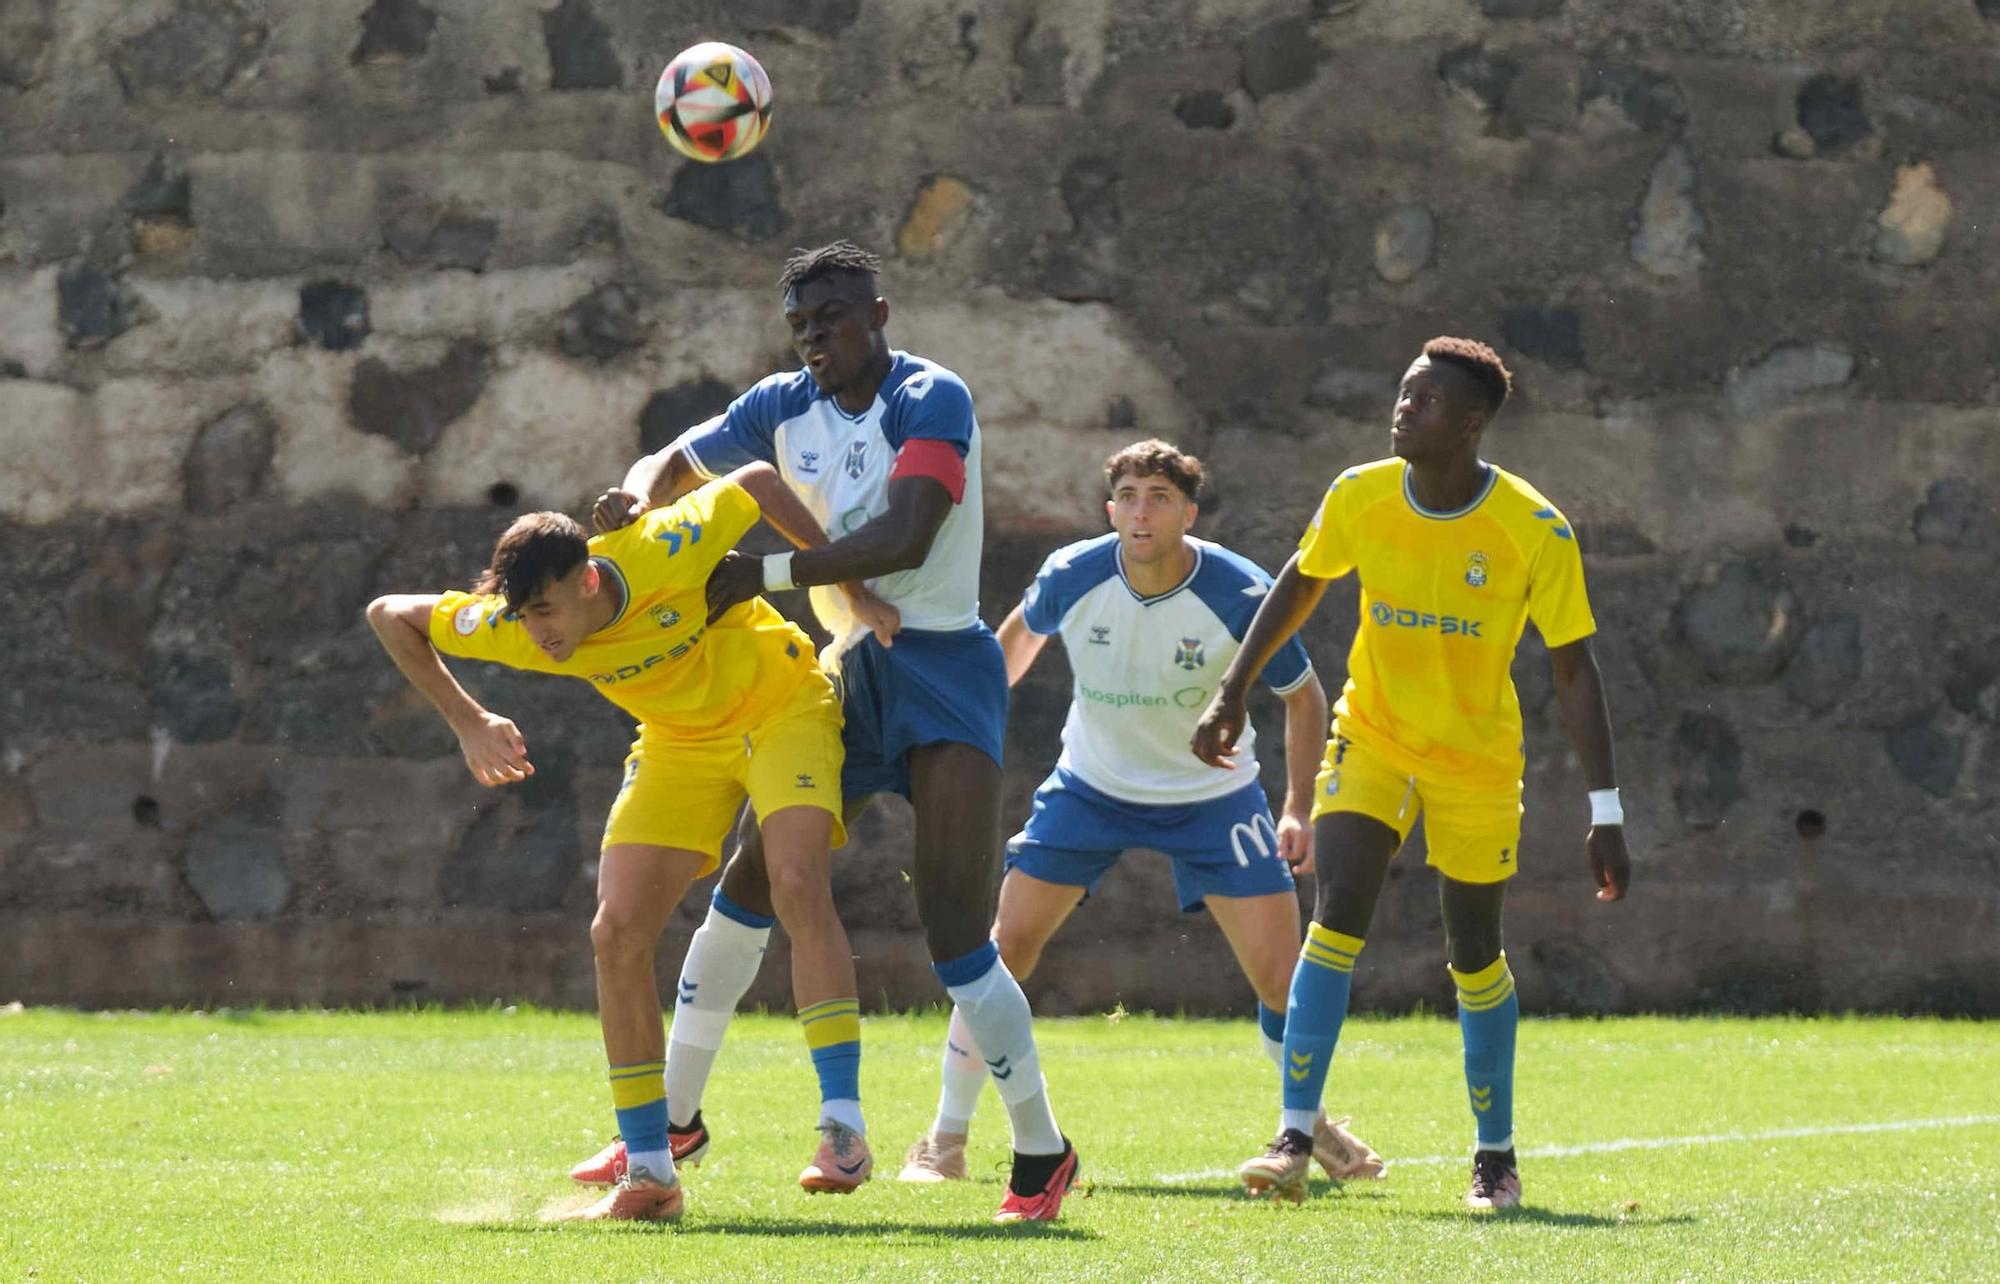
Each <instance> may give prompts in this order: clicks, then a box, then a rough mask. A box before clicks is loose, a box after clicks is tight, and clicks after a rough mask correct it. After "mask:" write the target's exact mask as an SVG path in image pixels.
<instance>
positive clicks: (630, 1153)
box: [611, 1060, 674, 1181]
mask: <svg viewBox="0 0 2000 1284" xmlns="http://www.w3.org/2000/svg"><path fill="white" fill-rule="evenodd" d="M611 1106H612V1109H613V1110H615V1111H616V1112H617V1114H618V1135H619V1136H621V1137H623V1138H624V1139H625V1153H626V1156H627V1160H628V1162H629V1163H630V1165H631V1166H632V1167H634V1168H645V1169H648V1170H650V1171H651V1172H652V1174H653V1175H654V1176H655V1177H658V1178H659V1179H660V1180H662V1181H672V1180H673V1172H674V1160H673V1156H672V1155H671V1154H669V1153H668V1151H667V1063H666V1061H665V1060H659V1061H634V1062H631V1063H630V1064H627V1065H622V1066H612V1067H611Z"/></svg>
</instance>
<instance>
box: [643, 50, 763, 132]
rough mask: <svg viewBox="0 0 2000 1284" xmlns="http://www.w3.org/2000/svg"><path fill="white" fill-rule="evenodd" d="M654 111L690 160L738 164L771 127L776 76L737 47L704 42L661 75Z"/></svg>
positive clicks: (686, 52)
mask: <svg viewBox="0 0 2000 1284" xmlns="http://www.w3.org/2000/svg"><path fill="white" fill-rule="evenodd" d="M653 111H654V114H655V115H657V116H658V117H659V121H660V129H661V130H662V131H663V132H664V133H665V134H666V136H667V141H668V142H670V143H672V144H673V145H674V150H675V151H677V152H679V153H680V154H681V155H683V156H685V157H687V158H688V159H689V160H698V161H709V162H713V161H729V160H737V159H739V158H741V157H744V156H748V155H749V154H750V153H751V151H753V150H754V149H755V148H756V146H757V144H758V143H760V142H762V141H763V140H764V134H765V132H766V131H767V130H769V129H770V127H771V78H770V77H769V76H767V75H765V74H764V68H763V67H761V66H760V65H758V62H757V60H756V59H755V58H752V57H751V56H750V55H749V54H748V53H746V52H745V51H743V50H741V49H738V48H737V47H736V46H735V45H726V44H723V43H722V42H721V41H719V40H707V41H703V42H702V43H701V44H698V45H694V46H692V47H690V48H687V49H683V50H681V52H680V53H678V54H676V55H674V60H673V61H672V62H670V63H668V64H667V69H666V70H665V71H663V72H661V73H660V84H659V87H658V88H656V89H655V90H653Z"/></svg>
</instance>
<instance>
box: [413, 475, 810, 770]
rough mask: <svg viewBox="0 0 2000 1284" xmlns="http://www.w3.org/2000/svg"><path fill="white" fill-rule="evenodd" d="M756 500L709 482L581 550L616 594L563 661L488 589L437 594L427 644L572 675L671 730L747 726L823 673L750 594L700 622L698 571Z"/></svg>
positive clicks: (672, 735) (708, 566)
mask: <svg viewBox="0 0 2000 1284" xmlns="http://www.w3.org/2000/svg"><path fill="white" fill-rule="evenodd" d="M759 516H761V510H759V508H758V507H757V501H756V500H754V499H752V498H750V495H749V493H748V492H747V491H745V490H744V489H743V488H742V487H741V486H738V485H737V484H736V483H734V482H730V481H713V482H710V483H708V484H707V485H705V486H703V487H701V488H700V489H699V490H696V491H693V492H691V493H689V494H687V495H684V496H682V497H681V498H680V499H679V500H676V501H675V502H674V503H672V504H669V505H667V506H666V507H664V508H658V509H654V510H653V511H651V512H648V513H645V514H643V515H642V516H641V517H640V518H639V520H638V521H636V522H634V523H633V524H632V525H630V526H627V527H624V528H623V529H621V530H616V531H612V532H611V533H609V534H606V535H599V536H597V537H595V538H594V539H592V540H591V541H590V556H591V559H592V560H593V561H595V562H596V563H597V567H598V570H599V573H600V574H602V575H603V576H605V578H606V581H607V583H609V584H612V585H616V586H617V588H618V589H619V590H620V595H621V596H622V598H623V600H624V605H623V606H622V607H620V608H619V611H618V614H617V616H616V617H615V618H613V619H612V621H611V623H609V624H607V625H605V626H604V627H603V628H601V629H599V630H598V631H597V632H595V633H593V634H591V635H590V636H589V637H587V638H585V639H584V640H583V641H582V643H580V644H579V645H578V646H577V648H576V650H575V651H574V652H572V653H571V655H570V657H569V658H568V659H566V660H556V659H553V658H551V657H550V656H549V654H548V653H547V652H545V651H543V650H542V649H541V648H540V647H538V646H536V645H535V643H534V640H533V639H532V638H530V637H529V636H528V631H527V628H526V627H525V626H524V625H523V624H522V623H521V621H520V618H519V617H518V616H517V615H515V614H513V613H512V612H510V611H508V610H507V604H506V600H505V599H504V598H501V597H498V596H480V595H478V594H473V593H446V594H444V595H443V596H442V597H440V598H439V599H438V603H437V606H436V607H435V608H434V609H433V610H432V611H431V627H430V637H431V645H432V646H434V647H436V648H437V649H438V650H439V651H440V652H442V653H444V654H446V655H458V656H465V657H466V658H468V659H473V660H491V661H493V662H495V663H498V664H504V665H508V666H509V667H511V668H516V669H531V670H534V671H536V672H540V673H560V674H566V675H568V676H570V677H573V678H581V679H583V680H584V681H586V682H588V683H590V684H591V685H592V686H593V687H595V688H596V689H597V693H598V694H599V695H601V696H603V697H604V698H605V699H607V700H609V701H611V703H613V704H615V705H617V706H618V707H619V708H620V709H623V710H624V711H625V712H627V713H629V714H631V715H632V716H633V717H634V718H637V719H638V720H639V722H640V724H641V728H642V730H644V731H645V732H647V733H650V734H656V735H663V736H665V737H667V738H669V739H676V740H708V739H713V738H715V737H718V736H726V735H731V734H735V733H737V732H747V731H749V730H751V729H752V728H754V727H755V726H757V725H758V724H759V723H760V722H761V721H762V720H763V719H764V718H765V717H767V716H768V715H770V714H772V713H774V712H776V711H778V710H779V709H780V708H782V707H783V706H784V705H785V703H786V702H787V701H788V700H790V699H791V698H792V696H793V694H794V693H795V692H797V691H798V689H799V686H800V684H801V683H805V682H810V681H813V680H815V679H817V680H819V681H824V680H825V679H824V678H823V677H821V675H820V673H819V667H818V664H817V662H816V660H815V657H814V654H813V645H812V640H811V639H810V638H808V637H807V636H806V635H805V634H804V633H803V632H801V631H800V629H799V627H798V626H797V625H795V624H793V623H792V622H791V621H789V620H787V619H785V618H784V617H783V616H782V615H779V614H778V612H777V611H776V610H774V609H773V608H772V606H771V604H770V603H768V602H766V601H765V600H764V599H763V598H761V597H756V598H751V599H750V600H749V601H748V602H743V603H740V604H738V605H736V606H733V607H731V608H730V609H729V610H728V611H727V612H725V613H724V614H723V616H722V618H721V619H719V620H717V621H716V622H715V624H714V625H712V626H711V625H709V624H708V623H706V617H707V614H708V607H707V604H706V602H705V600H704V598H703V595H702V594H703V588H704V586H705V585H706V584H707V582H708V573H709V572H710V571H711V570H713V569H714V567H715V564H716V563H717V562H719V561H721V560H722V555H723V554H724V553H727V552H728V551H729V550H730V548H731V547H732V546H734V545H735V543H736V541H737V540H738V539H741V538H742V536H743V534H744V532H745V531H748V530H749V529H750V528H751V527H752V526H754V525H756V523H757V519H758V517H759Z"/></svg>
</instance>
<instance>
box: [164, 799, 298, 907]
mask: <svg viewBox="0 0 2000 1284" xmlns="http://www.w3.org/2000/svg"><path fill="white" fill-rule="evenodd" d="M280 807H281V803H280V801H279V800H278V799H277V798H275V797H273V796H270V795H258V796H256V797H252V798H249V799H246V800H244V802H243V803H242V804H241V806H240V807H239V808H238V809H237V810H236V811H234V812H231V813H230V814H229V815H227V816H224V817H222V818H220V819H219V820H216V821H213V822H212V823H210V824H208V825H205V826H203V827H202V828H201V829H200V830H198V831H196V833H195V835H194V837H193V838H191V839H190V840H189V842H188V850H187V855H186V857H185V863H186V869H187V881H188V886H189V887H190V888H192V889H193V890H194V894H195V895H196V896H198V897H200V898H201V903H202V906H203V907H204V908H205V909H207V911H208V912H209V914H210V915H211V916H213V917H215V918H218V919H223V920H227V921H250V922H255V921H257V920H260V919H269V918H275V917H276V916H277V915H278V914H280V913H282V912H283V911H284V908H285V904H286V902H288V901H289V900H290V899H291V895H292V880H291V875H290V873H289V872H288V870H287V862H286V858H285V834H284V830H283V829H282V828H280V826H279V825H278V823H277V817H278V813H279V810H280Z"/></svg>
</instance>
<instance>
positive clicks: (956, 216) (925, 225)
mask: <svg viewBox="0 0 2000 1284" xmlns="http://www.w3.org/2000/svg"><path fill="white" fill-rule="evenodd" d="M977 199H978V198H977V196H976V195H975V194H974V192H973V190H972V189H971V188H970V187H968V186H966V184H965V182H964V180H962V179H959V178H955V177H953V176H952V175H950V174H938V175H935V176H933V177H932V178H930V179H928V180H927V181H926V182H925V183H924V185H923V187H922V188H921V189H920V190H919V191H918V192H917V197H916V200H915V201H914V202H913V203H912V204H911V206H910V210H909V213H908V214H907V215H905V216H904V218H903V226H902V230H900V231H899V232H897V233H896V250H897V252H898V253H899V254H900V255H901V256H902V257H903V258H905V259H915V260H923V259H931V258H935V257H937V255H938V253H939V252H940V251H942V250H943V249H944V248H945V247H946V246H948V245H949V244H950V243H951V242H952V241H954V240H956V239H957V237H958V236H959V234H960V233H962V232H963V231H964V230H965V227H966V224H967V223H968V222H970V221H971V219H972V213H973V204H974V202H975V201H976V200H977Z"/></svg>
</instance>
